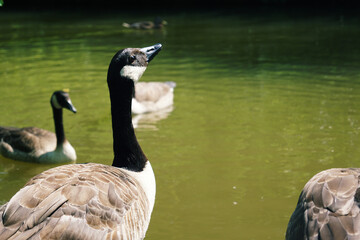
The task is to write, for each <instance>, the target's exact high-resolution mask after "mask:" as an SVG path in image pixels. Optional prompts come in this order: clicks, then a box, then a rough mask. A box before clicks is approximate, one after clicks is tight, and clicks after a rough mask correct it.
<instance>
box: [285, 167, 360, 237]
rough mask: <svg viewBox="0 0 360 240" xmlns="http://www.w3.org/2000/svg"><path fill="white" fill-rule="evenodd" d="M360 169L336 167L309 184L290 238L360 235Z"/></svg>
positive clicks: (291, 226) (305, 189)
mask: <svg viewBox="0 0 360 240" xmlns="http://www.w3.org/2000/svg"><path fill="white" fill-rule="evenodd" d="M359 179H360V169H358V168H334V169H329V170H326V171H323V172H320V173H318V174H316V175H315V176H314V177H313V178H311V179H310V180H309V181H308V183H307V184H306V185H305V187H304V189H303V191H302V193H301V194H300V197H299V201H298V204H297V206H296V209H295V211H294V213H293V214H292V216H291V219H290V221H289V224H288V228H287V232H286V239H302V240H303V239H312V240H315V239H327V240H335V239H342V240H344V239H360V214H359V210H360V208H359V206H360V189H359V187H360V184H359Z"/></svg>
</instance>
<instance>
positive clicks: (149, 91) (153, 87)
mask: <svg viewBox="0 0 360 240" xmlns="http://www.w3.org/2000/svg"><path fill="white" fill-rule="evenodd" d="M172 89H173V88H172V87H171V86H170V85H169V84H166V83H162V82H138V83H136V85H135V99H136V100H137V101H138V102H157V101H159V99H160V98H162V97H163V96H165V95H166V94H168V93H169V92H171V91H172Z"/></svg>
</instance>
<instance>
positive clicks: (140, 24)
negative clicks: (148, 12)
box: [122, 17, 167, 30]
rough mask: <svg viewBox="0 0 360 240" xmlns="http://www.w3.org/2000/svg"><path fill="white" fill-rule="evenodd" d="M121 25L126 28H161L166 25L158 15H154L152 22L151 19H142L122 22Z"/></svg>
mask: <svg viewBox="0 0 360 240" xmlns="http://www.w3.org/2000/svg"><path fill="white" fill-rule="evenodd" d="M122 25H123V27H126V28H133V29H143V30H146V29H161V28H163V27H164V25H167V22H166V21H165V20H162V19H161V18H160V17H156V18H155V20H154V21H153V22H151V21H142V22H135V23H130V24H129V23H125V22H124V23H123V24H122Z"/></svg>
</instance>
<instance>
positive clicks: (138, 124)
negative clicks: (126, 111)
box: [132, 106, 174, 130]
mask: <svg viewBox="0 0 360 240" xmlns="http://www.w3.org/2000/svg"><path fill="white" fill-rule="evenodd" d="M173 110H174V107H173V106H170V107H167V108H165V109H161V110H159V111H155V112H150V113H143V114H136V115H134V116H133V118H132V123H133V126H134V128H135V129H150V130H158V128H157V127H156V123H157V122H158V121H160V120H163V119H166V118H167V117H168V116H169V114H170V113H171V112H172V111H173Z"/></svg>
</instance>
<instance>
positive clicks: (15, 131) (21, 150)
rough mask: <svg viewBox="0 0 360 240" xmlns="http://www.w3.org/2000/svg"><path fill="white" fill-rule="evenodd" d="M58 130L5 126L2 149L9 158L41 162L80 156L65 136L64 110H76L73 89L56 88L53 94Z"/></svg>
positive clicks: (0, 132) (0, 130) (1, 131)
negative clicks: (73, 101)
mask: <svg viewBox="0 0 360 240" xmlns="http://www.w3.org/2000/svg"><path fill="white" fill-rule="evenodd" d="M50 104H51V107H52V110H53V117H54V124H55V134H54V133H53V132H50V131H47V130H44V129H41V128H37V127H25V128H15V127H1V126H0V153H1V154H2V155H3V156H4V157H7V158H11V159H14V160H19V161H26V162H37V163H62V162H69V161H75V160H76V152H75V149H74V148H73V147H72V146H71V144H70V143H69V142H68V140H67V139H66V138H65V133H64V126H63V116H62V115H63V111H62V109H63V108H65V109H68V110H70V111H72V112H73V113H76V109H75V107H74V105H73V104H72V102H71V99H70V97H69V93H67V92H64V91H56V92H54V93H53V94H52V96H51V98H50Z"/></svg>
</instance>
